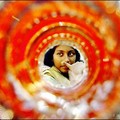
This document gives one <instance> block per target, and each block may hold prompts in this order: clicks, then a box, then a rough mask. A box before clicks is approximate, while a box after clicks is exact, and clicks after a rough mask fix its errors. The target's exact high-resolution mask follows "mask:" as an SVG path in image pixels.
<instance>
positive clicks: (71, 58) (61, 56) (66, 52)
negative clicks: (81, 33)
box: [53, 45, 76, 73]
mask: <svg viewBox="0 0 120 120" xmlns="http://www.w3.org/2000/svg"><path fill="white" fill-rule="evenodd" d="M75 60H76V53H75V50H74V49H73V48H72V47H70V46H66V45H60V46H58V47H56V49H55V52H54V54H53V62H54V65H55V67H56V68H57V69H58V70H60V71H61V72H63V73H66V72H68V70H69V68H68V67H67V66H66V64H65V63H66V62H67V63H69V64H73V63H75Z"/></svg>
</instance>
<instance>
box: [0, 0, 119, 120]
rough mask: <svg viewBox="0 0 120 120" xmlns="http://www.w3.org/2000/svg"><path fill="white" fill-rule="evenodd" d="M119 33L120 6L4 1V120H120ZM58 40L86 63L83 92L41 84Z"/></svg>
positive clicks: (0, 19) (0, 34) (0, 91)
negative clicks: (48, 51) (42, 68)
mask: <svg viewBox="0 0 120 120" xmlns="http://www.w3.org/2000/svg"><path fill="white" fill-rule="evenodd" d="M119 28H120V2H119V1H100V0H99V1H37V0H31V1H29V0H28V1H0V68H1V69H0V119H19V118H37V119H40V118H62V119H64V118H72V119H75V118H82V119H86V118H91V119H92V118H115V119H120V110H119V104H120V93H119V90H120V75H119V73H120V30H119ZM61 33H62V34H61ZM65 34H67V35H65ZM51 36H52V37H51ZM58 38H65V39H66V38H68V39H70V40H71V41H75V40H76V41H75V42H76V43H77V44H78V45H80V46H81V48H82V50H83V51H84V53H85V55H86V57H87V60H88V66H89V74H88V77H87V80H86V83H85V85H83V87H82V89H80V88H81V86H79V87H78V88H74V89H75V91H74V89H72V90H66V91H67V92H66V93H64V92H63V91H62V90H58V91H54V90H53V89H52V88H49V87H48V86H47V87H46V86H45V87H44V83H42V80H41V76H40V74H39V71H38V66H39V63H41V58H42V56H43V53H44V49H45V48H47V46H50V45H53V44H54V42H53V41H54V39H58ZM42 85H43V86H42ZM61 91H62V92H61ZM67 95H68V96H67Z"/></svg>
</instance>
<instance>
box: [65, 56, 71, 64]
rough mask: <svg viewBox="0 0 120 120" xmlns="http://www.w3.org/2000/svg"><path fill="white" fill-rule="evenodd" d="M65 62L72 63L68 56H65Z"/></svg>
mask: <svg viewBox="0 0 120 120" xmlns="http://www.w3.org/2000/svg"><path fill="white" fill-rule="evenodd" d="M64 61H65V62H67V63H69V62H70V60H69V57H68V55H65V58H64Z"/></svg>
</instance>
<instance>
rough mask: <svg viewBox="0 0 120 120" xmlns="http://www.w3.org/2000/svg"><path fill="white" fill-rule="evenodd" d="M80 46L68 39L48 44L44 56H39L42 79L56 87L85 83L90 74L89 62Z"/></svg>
mask: <svg viewBox="0 0 120 120" xmlns="http://www.w3.org/2000/svg"><path fill="white" fill-rule="evenodd" d="M56 41H57V40H56ZM78 47H80V46H79V45H77V44H75V43H74V42H68V41H67V40H62V41H60V40H59V42H58V41H57V43H56V42H54V45H52V46H49V45H48V48H46V50H45V51H44V53H43V54H44V55H43V57H42V58H40V57H39V63H40V64H39V73H40V76H41V77H42V80H44V81H45V82H46V83H48V84H49V85H50V86H52V87H55V88H69V87H73V86H75V85H81V84H82V83H84V81H85V80H86V78H87V75H88V63H87V59H85V57H86V56H85V55H84V54H83V51H82V50H80V49H79V48H78Z"/></svg>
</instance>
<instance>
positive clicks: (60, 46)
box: [56, 45, 74, 51]
mask: <svg viewBox="0 0 120 120" xmlns="http://www.w3.org/2000/svg"><path fill="white" fill-rule="evenodd" d="M56 50H62V51H69V50H74V49H73V48H72V47H71V46H67V45H59V46H57V48H56Z"/></svg>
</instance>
